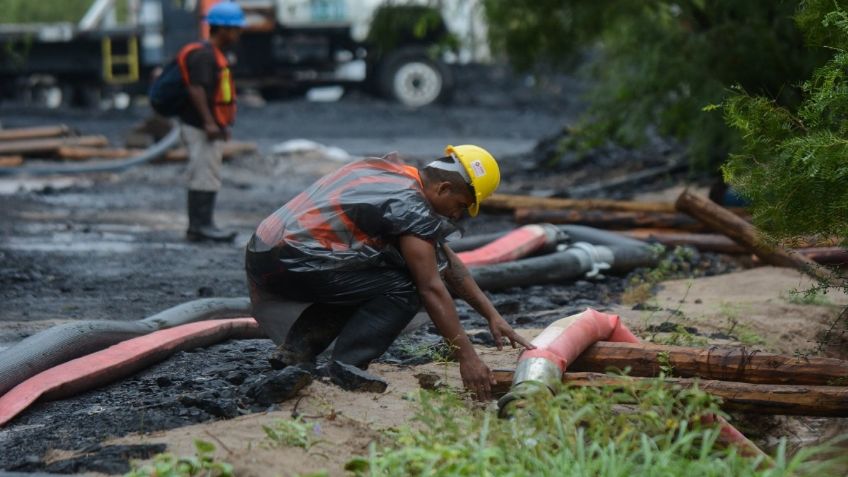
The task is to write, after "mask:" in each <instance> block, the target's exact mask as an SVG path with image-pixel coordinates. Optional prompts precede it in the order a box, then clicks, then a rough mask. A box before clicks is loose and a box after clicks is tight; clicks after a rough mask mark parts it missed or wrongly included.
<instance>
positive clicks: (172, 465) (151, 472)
mask: <svg viewBox="0 0 848 477" xmlns="http://www.w3.org/2000/svg"><path fill="white" fill-rule="evenodd" d="M194 447H195V455H194V456H191V457H176V456H174V454H171V453H169V452H165V453H161V454H156V455H155V456H154V457H153V461H152V462H151V463H148V464H138V463H134V464H133V468H132V470H130V471H129V473H127V474H125V475H124V477H193V476H201V475H202V476H204V477H231V476H232V475H233V466H232V465H231V464H229V463H227V462H223V461H218V460H215V458H214V454H215V445H214V444H212V443H211V442H207V441H203V440H200V439H195V440H194Z"/></svg>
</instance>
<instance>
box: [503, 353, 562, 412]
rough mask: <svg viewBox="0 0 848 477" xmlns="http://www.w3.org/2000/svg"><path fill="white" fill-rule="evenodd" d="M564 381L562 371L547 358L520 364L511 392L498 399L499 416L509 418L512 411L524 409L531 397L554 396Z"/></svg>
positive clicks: (529, 359) (536, 358) (537, 358)
mask: <svg viewBox="0 0 848 477" xmlns="http://www.w3.org/2000/svg"><path fill="white" fill-rule="evenodd" d="M561 379H562V371H561V370H560V369H559V367H558V366H557V365H555V364H554V363H552V362H550V361H548V360H547V359H545V358H539V357H532V358H526V359H523V360H521V361H519V362H518V366H517V367H516V368H515V374H513V377H512V387H511V388H510V390H509V392H508V393H506V394H505V395H504V396H503V397H501V398H500V399H498V416H499V417H501V418H507V417H510V416H511V413H512V410H513V409H515V408H516V406H517V407H519V408H520V407H523V405H524V404H525V403H526V402H527V400H528V399H527V398H528V397H529V396H531V395H535V394H538V393H539V392H542V391H547V392H548V393H550V394H554V392H555V391H554V390H555V389H556V385H557V384H558V383H559V382H560V381H561Z"/></svg>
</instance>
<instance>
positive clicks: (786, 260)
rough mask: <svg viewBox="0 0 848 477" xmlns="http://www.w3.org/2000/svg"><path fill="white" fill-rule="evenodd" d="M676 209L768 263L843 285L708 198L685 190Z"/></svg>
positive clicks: (837, 278)
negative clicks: (770, 240) (767, 239)
mask: <svg viewBox="0 0 848 477" xmlns="http://www.w3.org/2000/svg"><path fill="white" fill-rule="evenodd" d="M675 206H676V207H677V209H678V210H680V211H681V212H685V213H687V214H689V215H691V216H692V217H694V218H696V219H698V220H699V221H700V222H701V223H702V224H704V225H705V226H707V227H709V228H710V229H712V230H715V231H717V232H721V233H722V234H724V235H726V236H728V237H730V238H731V239H733V241H734V242H736V243H738V244H739V245H741V246H743V247H745V248H746V249H747V250H750V251H751V253H753V254H755V255H756V256H757V257H759V258H760V260H762V261H763V262H764V263H768V264H771V265H776V266H779V267H792V268H796V269H798V270H801V271H802V272H804V273H807V274H809V275H811V276H813V277H815V278H817V279H820V280H825V281H829V282H831V283H833V284H838V283H841V279H840V278H839V277H837V276H836V275H835V274H833V273H832V272H830V271H829V270H827V269H825V268H822V267H821V266H819V265H818V264H817V263H816V262H815V261H813V260H812V259H809V258H807V257H805V256H803V255H801V254H799V253H797V252H793V251H790V250H786V249H784V248H783V247H780V246H774V245H770V244H768V243H766V241H765V240H763V237H762V235H761V234H760V231H759V230H758V229H757V228H756V227H754V226H753V225H751V224H750V223H748V222H746V221H744V220H742V219H740V218H739V217H737V216H736V215H734V214H733V213H732V212H730V211H729V210H727V209H725V208H723V207H721V206H720V205H718V204H716V203H715V202H713V201H711V200H709V199H707V198H706V197H701V196H699V195H696V194H693V193H691V192H689V191H688V190H685V191H683V193H681V194H680V196H679V197H678V198H677V202H676V203H675Z"/></svg>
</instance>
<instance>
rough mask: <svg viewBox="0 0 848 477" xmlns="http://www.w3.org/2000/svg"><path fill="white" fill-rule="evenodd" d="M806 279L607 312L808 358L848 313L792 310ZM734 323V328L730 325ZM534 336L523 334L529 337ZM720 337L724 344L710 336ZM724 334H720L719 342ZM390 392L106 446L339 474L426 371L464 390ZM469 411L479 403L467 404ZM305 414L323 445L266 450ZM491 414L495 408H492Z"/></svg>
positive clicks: (316, 391)
mask: <svg viewBox="0 0 848 477" xmlns="http://www.w3.org/2000/svg"><path fill="white" fill-rule="evenodd" d="M809 284H810V281H809V279H807V278H806V277H804V276H803V275H801V274H800V273H798V272H796V271H794V270H791V269H784V268H775V267H759V268H755V269H751V270H745V271H741V272H736V273H731V274H725V275H720V276H714V277H705V278H699V279H694V280H673V281H668V282H664V283H662V284H661V290H660V291H659V293H658V294H657V295H656V296H655V297H654V298H653V299H652V300H650V303H655V304H656V306H657V307H659V308H661V309H660V310H659V311H638V310H633V309H631V307H626V306H615V307H612V308H610V309H609V310H608V311H610V312H613V313H617V314H619V315H621V317H622V318H623V320H624V321H625V323H626V324H627V325H628V326H629V327H630V328H631V329H633V330H635V331H636V332H637V334H639V335H640V337H642V338H643V339H647V338H653V339H657V337H658V336H662V333H659V334H652V333H650V332H647V331H646V329H647V328H648V327H649V326H651V325H657V324H659V323H662V322H674V323H679V324H682V325H684V326H687V327H695V328H697V330H698V335H697V338H698V339H700V340H703V341H704V342H706V343H709V344H723V345H744V346H748V347H751V346H753V347H755V348H756V349H760V350H762V351H768V352H775V353H781V354H793V353H795V352H802V353H803V352H806V351H808V350H810V349H811V348H812V347H814V346H815V344H816V338H817V336H818V333H819V332H820V331H821V330H822V329H823V327H824V326H825V325H826V324H827V323H829V320H832V319H833V318H834V317H835V316H836V314H838V312H839V310H840V307H842V306H845V305H848V296H846V295H845V294H842V293H832V294H829V295H827V297H826V301H824V300H823V301H822V302H820V303H818V304H794V303H792V300H791V298H790V297H791V291H792V290H794V289H801V290H803V289H805V287H807V286H808V285H809ZM732 320H736V321H737V322H738V324H736V325H735V327H734V328H731V325H730V324H729V322H730V321H732ZM539 331H540V330H538V329H522V330H520V332H521V333H522V334H523V335H524V336H527V337H530V338H532V337H535V335H536V334H538V333H539ZM715 333H719V334H720V335H721V336H723V337H721V338H710V337H709V335H711V334H715ZM725 335H727V336H725ZM478 351H479V352H480V354H481V356H482V357H483V359H484V360H485V361H486V362H487V363H488V364H489V365H490V367H492V368H512V367H514V365H515V362H516V359H517V357H518V352H517V351H516V350H511V349H507V350H505V351H502V352H499V351H497V350H496V349H492V348H481V347H478ZM828 354H829V355H831V356H835V357H841V358H843V359H845V358H848V348H846V347H845V342H844V341H842V342H837V343H834V344H833V345H832V346H831V347H830V348H828ZM371 370H372V371H374V372H375V373H376V374H379V375H381V376H383V377H384V378H386V379H387V380H388V381H389V383H390V385H389V388H388V390H387V391H386V392H385V393H384V394H376V395H375V394H364V393H352V392H346V391H342V390H340V389H339V388H337V387H335V386H332V385H328V384H326V383H323V382H315V383H313V384H312V385H310V386H309V387H307V388H306V389H305V390H304V391H302V393H301V398H300V399H295V400H292V401H289V402H286V403H284V404H283V405H282V406H281V407H282V409H281V410H280V411H277V412H271V413H262V414H254V415H249V416H244V417H240V418H237V419H232V420H228V421H218V422H213V423H207V424H200V425H194V426H189V427H183V428H179V429H174V430H170V431H165V432H159V433H153V434H145V435H133V436H127V437H124V438H121V439H116V440H113V441H110V443H112V444H150V443H165V444H167V446H168V450H169V451H171V452H174V453H176V454H178V455H189V454H191V453H192V452H193V447H192V446H193V444H192V442H193V440H194V439H204V440H207V441H211V442H213V443H215V444H216V446H217V447H218V451H217V452H218V454H217V455H218V457H220V458H221V459H223V460H226V461H228V462H231V463H232V464H233V465H234V466H235V468H236V471H237V474H238V475H244V476H257V477H260V476H263V477H264V476H269V475H279V476H294V475H299V474H304V473H310V472H316V471H319V470H324V471H327V472H328V473H329V475H334V476H335V475H346V474H345V472H344V465H345V463H346V462H347V461H349V460H350V458H352V457H353V456H357V455H358V456H367V455H368V446H369V444H371V443H372V442H373V443H379V441H380V438H381V435H382V434H383V432H384V431H386V430H388V429H392V428H396V427H399V426H403V425H407V424H409V423H410V419H411V417H412V416H414V413H415V408H416V403H415V396H416V395H417V394H416V393H417V391H418V389H419V388H420V386H419V382H418V380H417V379H416V377H415V376H416V375H417V374H421V373H431V374H436V375H438V376H439V377H440V378H441V382H443V383H444V384H446V385H448V386H450V387H451V388H454V389H457V390H459V389H461V381H460V379H459V373H458V367H457V365H456V364H453V363H447V364H437V363H431V364H426V365H421V366H414V367H398V366H391V365H386V364H380V365H375V366H374V367H372V368H371ZM469 405H480V404H472V403H470V402H469ZM295 406H297V412H299V413H300V414H301V415H303V416H306V417H305V420H306V421H307V422H308V423H309V425H310V426H312V428H313V432H314V434H315V437H316V438H317V439H319V440H320V442H319V443H318V444H316V445H314V446H313V447H311V448H310V449H309V450H304V449H302V448H298V447H279V446H271V445H270V443H269V442H270V441H269V440H268V439H267V438H266V437H265V434H264V432H263V430H262V426H263V425H268V424H271V423H273V422H275V421H277V420H280V419H291V416H292V410H293V409H294V407H295ZM490 406H491V408H492V412H494V409H495V406H494V403H491V404H490ZM740 422H741V423H740ZM737 425H740V426H741V427H742V428H743V429H745V430H746V431H747V432H749V433H753V434H758V433H759V432H768V435H761V436H756V435H755V436H753V437H755V438H759V443H760V445H763V446H765V447H767V448H768V447H770V446H774V445H776V443H777V441H778V439H779V438H780V437H786V438H788V439H789V440H790V442H791V443H792V444H793V445H794V446H795V447H797V446H799V445H809V444H812V443H816V442H820V441H821V440H822V439H824V438H827V437H832V436H835V435H838V434H840V433H842V432H845V431H848V419H810V418H782V419H777V420H776V421H775V420H774V419H766V420H765V421H761V420H760V421H758V420H754V421H748V420H744V419H738V420H737Z"/></svg>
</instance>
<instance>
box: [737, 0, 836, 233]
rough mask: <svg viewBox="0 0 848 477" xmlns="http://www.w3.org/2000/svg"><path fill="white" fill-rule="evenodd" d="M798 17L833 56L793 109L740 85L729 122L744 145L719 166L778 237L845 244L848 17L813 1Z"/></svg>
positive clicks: (824, 1)
mask: <svg viewBox="0 0 848 477" xmlns="http://www.w3.org/2000/svg"><path fill="white" fill-rule="evenodd" d="M797 18H798V24H799V26H800V27H801V28H802V29H803V31H804V33H805V34H806V37H807V39H808V40H809V41H810V42H811V43H812V45H813V46H816V47H827V48H828V50H827V51H829V52H831V56H832V57H831V58H830V60H829V61H828V62H827V63H826V64H824V65H823V66H822V67H820V68H818V69H816V70H815V71H814V72H813V73H812V77H811V78H810V79H809V80H807V81H805V82H804V83H803V84H802V85H801V91H802V94H803V98H802V100H801V102H800V103H798V104H797V105H794V106H787V105H781V104H780V103H779V102H777V101H775V100H774V99H772V98H770V97H766V96H761V95H752V94H748V92H747V89H745V88H744V87H737V88H735V92H734V94H733V95H732V96H731V97H730V98H728V99H727V100H726V101H725V102H724V105H723V107H724V118H725V119H726V121H727V123H728V124H729V125H730V126H731V127H732V128H733V129H734V130H736V131H738V132H739V133H740V134H741V137H742V142H741V147H740V148H739V149H738V151H737V152H735V153H734V154H731V155H730V158H729V159H728V161H727V162H726V163H725V164H724V166H723V168H722V169H723V172H724V176H725V179H726V180H727V181H728V182H729V183H731V184H733V185H734V186H735V187H737V188H738V189H739V190H740V191H741V193H742V194H743V195H745V196H746V197H748V198H749V199H751V201H752V211H753V214H754V221H755V223H757V225H759V226H760V227H761V228H762V229H763V230H765V231H766V232H768V233H769V234H770V235H772V236H773V237H774V238H777V239H789V238H792V237H794V236H801V235H810V234H824V235H828V236H831V235H834V236H837V237H842V238H844V239H848V12H846V11H845V9H843V8H842V7H840V6H839V5H838V4H837V3H835V2H833V0H811V1H805V2H803V3H802V6H801V9H800V10H799V13H798V16H797Z"/></svg>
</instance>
